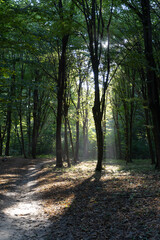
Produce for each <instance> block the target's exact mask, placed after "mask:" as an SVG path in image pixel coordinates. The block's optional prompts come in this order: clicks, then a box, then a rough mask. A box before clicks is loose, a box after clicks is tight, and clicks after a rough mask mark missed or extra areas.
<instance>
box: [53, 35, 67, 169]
mask: <svg viewBox="0 0 160 240" xmlns="http://www.w3.org/2000/svg"><path fill="white" fill-rule="evenodd" d="M68 39H69V35H65V36H64V37H63V38H62V53H61V57H60V59H59V72H58V93H57V102H58V107H57V120H56V121H57V128H56V166H57V167H59V168H61V167H63V162H62V143H61V128H62V115H63V114H62V113H63V111H62V109H63V98H64V88H65V81H66V50H67V44H68Z"/></svg>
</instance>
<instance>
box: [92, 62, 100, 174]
mask: <svg viewBox="0 0 160 240" xmlns="http://www.w3.org/2000/svg"><path fill="white" fill-rule="evenodd" d="M93 69H94V82H95V101H94V106H93V109H92V111H93V118H94V123H95V128H96V138H97V158H98V159H97V166H96V171H101V170H102V161H103V130H102V115H103V113H102V112H101V110H100V96H99V82H98V63H97V64H95V66H94V67H93Z"/></svg>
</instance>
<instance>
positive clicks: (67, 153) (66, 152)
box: [64, 117, 71, 167]
mask: <svg viewBox="0 0 160 240" xmlns="http://www.w3.org/2000/svg"><path fill="white" fill-rule="evenodd" d="M64 138H65V139H64V142H65V144H64V149H65V151H64V153H65V156H66V161H67V164H68V167H71V163H70V159H69V150H68V133H67V117H65V137H64Z"/></svg>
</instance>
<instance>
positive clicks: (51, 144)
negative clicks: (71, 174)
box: [0, 0, 160, 171]
mask: <svg viewBox="0 0 160 240" xmlns="http://www.w3.org/2000/svg"><path fill="white" fill-rule="evenodd" d="M0 19H1V21H0V155H1V156H3V155H6V156H9V155H24V157H25V158H27V157H31V156H32V157H33V158H36V156H37V155H42V154H53V155H55V156H56V166H57V167H62V166H63V164H64V162H67V164H68V166H71V163H76V162H77V161H79V160H80V159H89V158H93V159H97V166H96V170H97V171H101V170H102V163H103V160H104V159H109V158H116V159H123V160H125V161H126V162H127V163H129V162H132V160H133V159H151V161H150V162H151V163H152V164H155V165H156V167H157V168H160V124H159V123H160V103H159V82H160V81H159V80H160V59H159V58H160V24H159V21H160V20H159V19H160V2H159V1H158V0H156V1H151V0H150V1H149V0H136V1H132V0H107V1H106V0H46V1H43V0H25V1H23V0H15V1H14V0H6V1H3V0H1V1H0Z"/></svg>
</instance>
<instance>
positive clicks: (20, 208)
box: [3, 201, 42, 218]
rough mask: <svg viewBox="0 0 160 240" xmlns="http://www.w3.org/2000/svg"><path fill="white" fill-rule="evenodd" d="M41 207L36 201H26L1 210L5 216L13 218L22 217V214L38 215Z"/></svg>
mask: <svg viewBox="0 0 160 240" xmlns="http://www.w3.org/2000/svg"><path fill="white" fill-rule="evenodd" d="M41 210H42V207H41V206H39V205H38V204H37V202H36V201H32V202H31V203H28V202H20V203H18V204H16V205H14V206H12V207H9V208H6V209H5V210H4V211H3V212H4V213H5V214H6V215H7V216H11V217H13V218H17V217H22V216H27V215H29V216H35V215H39V213H40V211H41Z"/></svg>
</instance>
